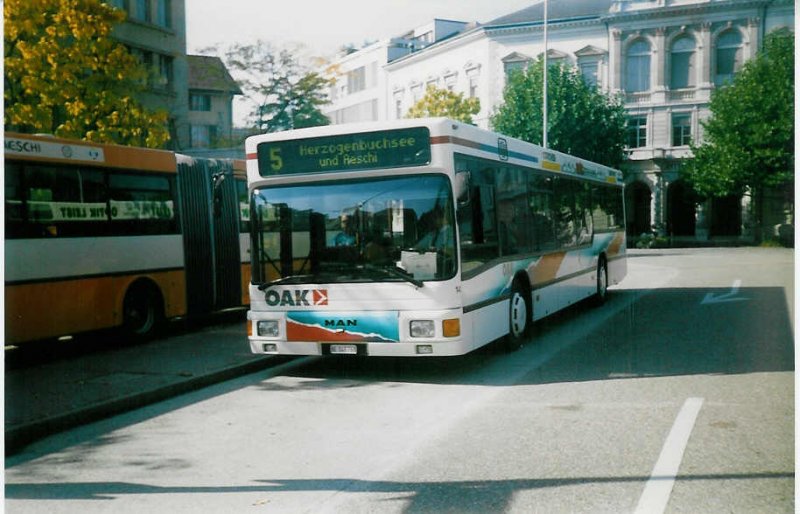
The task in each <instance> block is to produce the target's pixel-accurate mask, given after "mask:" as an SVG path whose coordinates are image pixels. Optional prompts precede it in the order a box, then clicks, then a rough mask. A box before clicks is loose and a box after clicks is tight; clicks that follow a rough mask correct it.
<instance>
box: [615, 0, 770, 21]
mask: <svg viewBox="0 0 800 514" xmlns="http://www.w3.org/2000/svg"><path fill="white" fill-rule="evenodd" d="M771 3H772V0H745V1H741V0H727V1H725V0H723V1H714V2H704V3H695V4H690V5H673V6H663V7H653V8H651V9H640V10H636V11H626V12H619V13H609V14H606V15H603V16H601V17H600V20H601V21H602V22H604V23H608V24H609V25H615V24H621V23H628V22H632V21H642V20H654V19H658V18H675V17H676V16H687V15H691V16H696V15H698V14H709V13H717V12H725V13H729V12H730V11H731V9H761V8H763V7H765V6H767V5H769V4H771Z"/></svg>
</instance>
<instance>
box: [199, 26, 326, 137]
mask: <svg viewBox="0 0 800 514" xmlns="http://www.w3.org/2000/svg"><path fill="white" fill-rule="evenodd" d="M209 51H210V52H218V50H217V49H216V48H211V49H206V50H203V52H209ZM298 52H299V48H297V49H294V50H292V49H287V48H284V49H275V48H274V47H273V46H272V45H270V44H269V43H268V42H265V41H257V42H256V43H253V44H245V45H242V44H235V45H232V46H231V47H229V48H227V49H226V50H224V52H223V54H224V56H223V58H222V59H223V61H225V65H226V66H227V68H228V70H230V72H231V74H232V75H233V77H234V78H235V79H236V81H237V82H238V83H239V86H240V87H241V88H242V91H243V93H244V101H246V102H248V103H249V104H250V106H251V110H250V114H249V119H250V123H251V125H252V126H253V127H255V128H257V129H258V130H259V131H261V132H279V131H282V130H289V129H295V128H304V127H315V126H321V125H328V124H330V121H329V120H328V118H327V117H326V116H325V115H324V114H322V111H321V107H322V106H323V105H325V104H327V103H328V99H327V88H328V87H329V86H330V81H329V80H327V79H326V78H324V77H323V76H322V75H320V74H319V73H317V72H315V71H313V70H312V69H310V68H308V67H306V66H303V65H301V63H300V61H299V59H298V55H297V54H298Z"/></svg>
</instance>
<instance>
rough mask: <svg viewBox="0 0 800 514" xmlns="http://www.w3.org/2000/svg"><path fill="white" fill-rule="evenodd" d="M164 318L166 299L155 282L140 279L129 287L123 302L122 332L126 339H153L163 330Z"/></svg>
mask: <svg viewBox="0 0 800 514" xmlns="http://www.w3.org/2000/svg"><path fill="white" fill-rule="evenodd" d="M164 318H165V317H164V297H163V295H162V294H161V289H160V288H159V287H158V285H156V283H155V282H153V281H151V280H149V279H146V278H140V279H137V280H135V281H134V282H133V283H131V285H130V286H128V289H127V291H126V292H125V297H124V299H123V301H122V331H123V333H124V334H125V336H126V337H130V338H132V339H136V340H138V339H146V338H148V337H151V336H153V334H155V333H156V332H157V331H158V329H160V328H161V326H162V324H163V322H164Z"/></svg>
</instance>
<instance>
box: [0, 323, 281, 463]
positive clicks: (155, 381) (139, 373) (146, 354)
mask: <svg viewBox="0 0 800 514" xmlns="http://www.w3.org/2000/svg"><path fill="white" fill-rule="evenodd" d="M54 344H59V343H54ZM60 344H63V343H60ZM273 359H274V357H265V356H258V355H253V354H251V353H250V346H249V345H248V342H247V334H246V329H245V321H244V319H241V320H240V321H234V322H229V323H225V324H218V325H213V326H208V327H205V328H201V329H199V330H195V331H192V332H181V333H178V334H177V335H175V336H172V337H167V338H165V339H159V340H157V341H152V342H149V343H143V344H138V345H132V346H123V347H120V348H116V349H113V350H98V351H95V352H93V353H89V354H86V355H79V356H75V357H68V358H63V359H60V360H57V361H53V362H47V363H44V364H40V365H33V366H28V367H24V368H21V369H12V370H6V372H5V411H4V412H5V444H6V456H9V455H12V454H14V453H16V452H18V451H19V450H20V449H22V448H23V447H24V446H25V445H27V444H29V443H31V442H33V441H35V440H36V439H40V438H42V437H45V436H48V435H50V434H53V433H55V432H59V431H62V430H65V429H68V428H72V427H75V426H78V425H82V424H86V423H89V422H92V421H96V420H98V419H101V418H104V417H108V416H111V415H114V414H118V413H121V412H125V411H128V410H132V409H136V408H138V407H142V406H145V405H148V404H150V403H154V402H157V401H160V400H164V399H166V398H169V397H172V396H176V395H179V394H182V393H185V392H188V391H191V390H194V389H199V388H202V387H205V386H208V385H211V384H214V383H217V382H221V381H224V380H228V379H230V378H233V377H236V376H239V375H244V374H247V373H252V372H255V371H258V370H260V369H264V368H266V367H269V366H271V365H274V364H275V363H274V361H273V362H270V361H271V360H273Z"/></svg>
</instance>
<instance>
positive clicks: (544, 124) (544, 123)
mask: <svg viewBox="0 0 800 514" xmlns="http://www.w3.org/2000/svg"><path fill="white" fill-rule="evenodd" d="M542 91H543V94H542V146H543V147H544V148H547V0H544V72H543V76H542Z"/></svg>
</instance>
